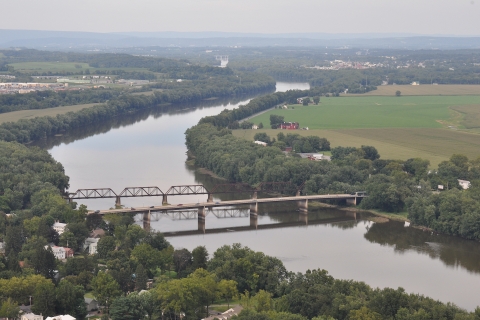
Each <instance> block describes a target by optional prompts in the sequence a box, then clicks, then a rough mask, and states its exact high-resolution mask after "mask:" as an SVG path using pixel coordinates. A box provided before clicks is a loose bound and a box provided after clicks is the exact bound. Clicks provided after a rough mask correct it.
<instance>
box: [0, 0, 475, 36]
mask: <svg viewBox="0 0 480 320" xmlns="http://www.w3.org/2000/svg"><path fill="white" fill-rule="evenodd" d="M0 29H30V30H61V31H93V32H117V31H123V32H125V31H189V32H191V31H225V32H254V33H296V32H325V33H418V34H452V35H480V0H474V1H472V0H13V1H12V0H0Z"/></svg>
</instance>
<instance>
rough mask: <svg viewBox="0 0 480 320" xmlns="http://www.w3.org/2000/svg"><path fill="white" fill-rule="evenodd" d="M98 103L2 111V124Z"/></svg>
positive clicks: (63, 112)
mask: <svg viewBox="0 0 480 320" xmlns="http://www.w3.org/2000/svg"><path fill="white" fill-rule="evenodd" d="M97 104H98V103H88V104H78V105H75V106H65V107H57V108H48V109H38V110H21V111H14V112H7V113H1V114H0V124H2V123H4V122H15V121H18V120H21V119H32V118H35V117H46V116H51V117H54V116H56V115H57V114H65V113H67V112H70V111H73V112H76V111H79V110H82V109H85V108H91V107H93V106H95V105H97Z"/></svg>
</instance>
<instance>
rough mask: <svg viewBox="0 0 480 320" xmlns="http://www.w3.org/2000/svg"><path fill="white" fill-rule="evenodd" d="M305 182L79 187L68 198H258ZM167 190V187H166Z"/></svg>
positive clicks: (292, 190)
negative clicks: (115, 188) (229, 195)
mask: <svg viewBox="0 0 480 320" xmlns="http://www.w3.org/2000/svg"><path fill="white" fill-rule="evenodd" d="M302 189H303V184H302V185H300V186H297V185H295V184H293V183H291V182H262V183H260V184H259V185H258V186H257V187H256V188H253V187H251V186H250V185H248V184H245V183H224V184H217V185H215V186H213V187H212V188H211V189H210V190H209V189H207V188H206V187H205V186H204V185H202V184H195V185H179V186H171V187H170V188H168V189H166V191H162V189H160V188H159V187H155V186H151V187H127V188H125V189H123V190H122V191H121V192H115V191H113V190H112V189H111V188H92V189H78V190H77V191H76V192H74V193H68V196H67V198H68V200H69V201H70V202H71V201H74V200H82V199H108V198H112V199H115V204H116V205H121V198H133V197H162V203H167V197H169V196H182V195H207V196H208V200H207V201H209V202H211V201H213V195H214V194H227V193H249V194H253V197H254V198H256V195H257V193H258V192H265V193H279V194H297V195H299V194H300V193H301V190H302ZM164 190H165V189H164Z"/></svg>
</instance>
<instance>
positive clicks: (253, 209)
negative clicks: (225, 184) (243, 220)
mask: <svg viewBox="0 0 480 320" xmlns="http://www.w3.org/2000/svg"><path fill="white" fill-rule="evenodd" d="M257 214H258V202H255V203H252V204H250V216H252V215H254V216H256V215H257Z"/></svg>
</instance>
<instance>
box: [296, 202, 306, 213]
mask: <svg viewBox="0 0 480 320" xmlns="http://www.w3.org/2000/svg"><path fill="white" fill-rule="evenodd" d="M297 205H298V210H299V211H300V212H301V213H303V214H308V199H305V200H298V201H297Z"/></svg>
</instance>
